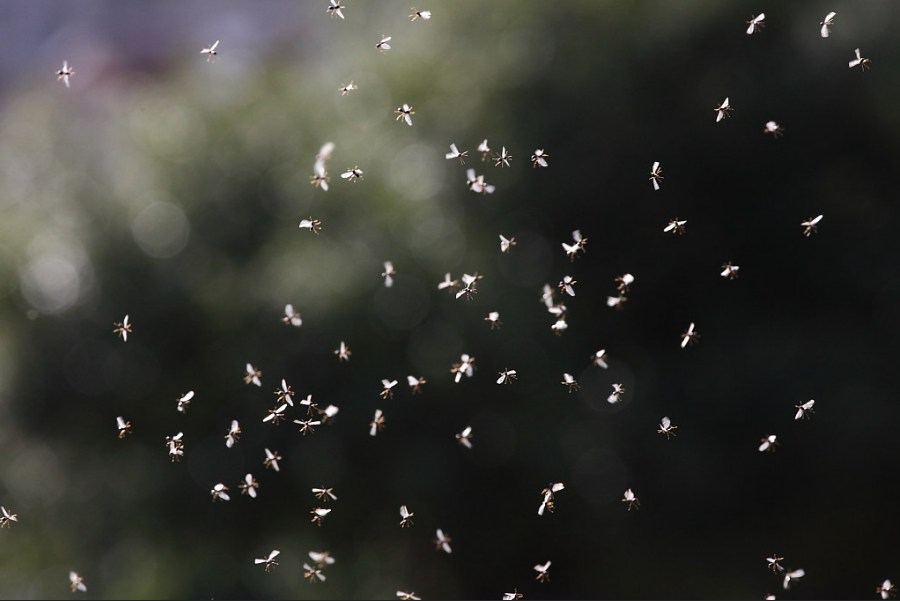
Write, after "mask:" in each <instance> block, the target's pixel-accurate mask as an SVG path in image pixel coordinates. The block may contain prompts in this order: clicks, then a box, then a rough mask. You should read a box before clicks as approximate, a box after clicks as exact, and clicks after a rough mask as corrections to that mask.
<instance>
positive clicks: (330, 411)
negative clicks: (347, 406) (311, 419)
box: [318, 405, 340, 424]
mask: <svg viewBox="0 0 900 601" xmlns="http://www.w3.org/2000/svg"><path fill="white" fill-rule="evenodd" d="M318 411H319V415H320V416H322V423H323V424H330V423H331V422H332V421H333V420H334V416H335V415H337V414H338V411H340V408H339V407H337V406H336V405H328V406H327V407H325V408H324V409H319V410H318Z"/></svg>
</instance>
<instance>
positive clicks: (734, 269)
mask: <svg viewBox="0 0 900 601" xmlns="http://www.w3.org/2000/svg"><path fill="white" fill-rule="evenodd" d="M740 269H741V267H740V266H739V265H733V264H732V263H731V261H726V262H725V263H724V264H722V272H721V273H720V274H719V275H720V276H722V277H723V278H728V279H729V280H733V279H735V278H736V277H738V271H739V270H740Z"/></svg>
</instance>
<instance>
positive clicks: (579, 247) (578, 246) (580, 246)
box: [562, 230, 588, 261]
mask: <svg viewBox="0 0 900 601" xmlns="http://www.w3.org/2000/svg"><path fill="white" fill-rule="evenodd" d="M572 240H573V241H574V244H566V243H565V242H563V243H562V247H563V250H564V251H566V255H567V256H568V257H569V260H570V261H574V260H575V257H577V256H578V253H582V254H583V253H584V252H585V247H586V246H587V241H588V239H587V238H585V237H584V236H582V235H581V230H575V231H574V232H572Z"/></svg>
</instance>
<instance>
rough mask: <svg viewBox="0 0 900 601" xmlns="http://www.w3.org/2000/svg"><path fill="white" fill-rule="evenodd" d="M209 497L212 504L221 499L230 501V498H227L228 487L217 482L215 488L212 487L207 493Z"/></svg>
mask: <svg viewBox="0 0 900 601" xmlns="http://www.w3.org/2000/svg"><path fill="white" fill-rule="evenodd" d="M209 494H210V496H211V497H212V500H213V503H215V502H216V501H218V500H219V499H222V500H223V501H230V500H231V497H230V496H228V487H227V486H225V485H224V484H222V483H221V482H219V483H218V484H216V485H215V486H213V487H212V490H210V491H209Z"/></svg>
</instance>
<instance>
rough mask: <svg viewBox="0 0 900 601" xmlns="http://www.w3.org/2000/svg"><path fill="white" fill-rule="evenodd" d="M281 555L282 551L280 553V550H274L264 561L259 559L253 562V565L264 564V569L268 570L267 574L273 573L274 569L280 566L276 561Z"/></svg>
mask: <svg viewBox="0 0 900 601" xmlns="http://www.w3.org/2000/svg"><path fill="white" fill-rule="evenodd" d="M280 553H281V551H279V550H278V549H273V550H272V551H271V552H270V553H269V555H268V556H266V557H264V558H262V559H259V558H257V559H254V560H253V563H254V564H256V565H259V564H261V563H262V564H265V566H264V567H265V568H266V571H267V572H271V571H272V568H274V567H275V566H277V565H278V562H277V561H275V558H276V557H278V555H279V554H280Z"/></svg>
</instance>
